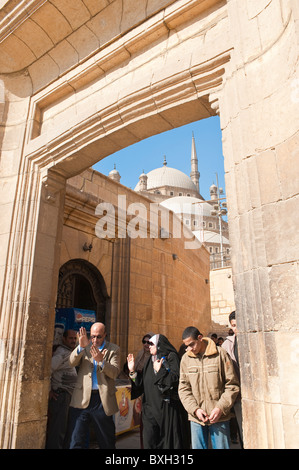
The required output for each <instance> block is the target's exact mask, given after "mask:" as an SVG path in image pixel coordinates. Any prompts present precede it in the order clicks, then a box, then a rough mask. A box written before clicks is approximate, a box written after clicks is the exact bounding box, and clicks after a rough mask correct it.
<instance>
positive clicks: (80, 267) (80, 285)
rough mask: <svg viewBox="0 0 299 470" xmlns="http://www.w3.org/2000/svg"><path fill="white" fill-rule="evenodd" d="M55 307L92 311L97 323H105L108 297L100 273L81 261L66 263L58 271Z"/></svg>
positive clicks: (89, 264)
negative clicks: (94, 313)
mask: <svg viewBox="0 0 299 470" xmlns="http://www.w3.org/2000/svg"><path fill="white" fill-rule="evenodd" d="M80 290H81V291H83V290H84V296H82V292H80ZM56 307H57V308H84V309H87V310H94V311H95V312H96V319H97V321H101V322H103V323H106V320H107V315H108V314H109V296H108V293H107V288H106V284H105V281H104V278H103V276H102V274H101V273H100V271H99V270H98V269H97V268H96V267H95V266H94V265H93V264H91V263H89V262H88V261H86V260H83V259H73V260H70V261H67V262H66V263H65V264H64V265H63V266H61V268H60V270H59V280H58V292H57V302H56Z"/></svg>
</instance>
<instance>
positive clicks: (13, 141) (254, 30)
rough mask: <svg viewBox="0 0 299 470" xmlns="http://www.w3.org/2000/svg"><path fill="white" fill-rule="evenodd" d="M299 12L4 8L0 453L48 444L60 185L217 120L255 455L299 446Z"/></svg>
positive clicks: (226, 7)
mask: <svg viewBox="0 0 299 470" xmlns="http://www.w3.org/2000/svg"><path fill="white" fill-rule="evenodd" d="M297 3H298V2H297V0H289V1H285V2H282V1H280V0H259V1H253V0H227V1H225V0H159V1H156V0H140V1H138V2H136V1H135V0H105V1H101V2H93V1H91V0H84V1H83V0H77V1H73V2H67V1H63V0H62V1H59V2H58V1H51V2H50V1H44V0H42V1H41V0H28V1H26V2H23V1H19V2H16V1H13V0H8V1H4V2H1V21H0V38H1V43H0V71H1V82H0V84H1V89H0V96H1V102H0V111H1V124H2V132H1V144H2V155H1V181H0V183H1V187H0V191H1V199H0V200H1V206H2V208H1V251H0V256H1V259H0V261H1V279H2V297H1V318H0V328H1V344H0V346H1V347H0V358H1V361H0V362H1V372H0V374H1V375H0V393H1V414H0V420H1V429H0V443H1V447H3V448H22V447H26V446H28V445H30V443H32V442H34V443H35V445H36V446H37V447H39V446H42V443H43V440H44V432H45V422H46V417H45V416H46V412H45V410H46V407H47V389H48V371H49V357H50V356H49V354H50V350H51V342H52V331H53V322H54V313H53V312H54V307H55V301H56V294H57V282H58V273H59V251H60V238H61V230H62V218H63V207H64V196H65V182H66V179H68V178H70V177H72V176H74V175H76V174H78V173H80V172H81V171H82V170H84V169H86V168H88V167H90V166H92V165H93V164H94V163H95V162H96V161H98V160H99V159H102V158H104V157H105V156H107V155H109V154H111V153H113V152H114V151H116V150H119V149H120V148H123V147H126V146H128V145H130V144H133V143H134V142H137V141H139V140H141V139H144V138H146V137H149V136H152V135H154V134H156V133H159V132H162V131H165V130H168V129H172V128H174V127H178V126H181V125H183V124H186V123H188V122H192V121H194V120H198V119H204V118H206V117H209V116H211V115H214V114H215V113H216V112H219V113H220V117H221V127H222V132H223V150H224V157H225V172H226V189H227V201H228V207H229V208H230V211H229V229H230V241H231V247H232V258H233V275H234V285H235V290H236V309H237V312H238V327H239V338H240V339H239V344H240V361H241V374H242V397H243V414H244V436H245V446H246V447H248V448H254V447H255V448H262V447H265V448H278V447H283V448H298V445H299V443H298V435H299V434H298V426H299V419H298V410H299V402H298V393H297V390H298V385H299V384H298V377H299V358H298V342H299V336H298V307H297V306H298V292H299V289H298V241H299V240H298V234H299V230H298V226H297V225H298V221H297V219H296V218H294V214H296V212H297V206H298V188H299V184H298V180H299V176H298V171H299V163H298V161H299V159H298V128H299V116H298V101H299V92H298V90H299V85H298V80H299V78H298V51H299V46H298V40H299V33H298V22H299V10H298V4H297ZM37 350H38V351H39V354H38V356H37V353H36V351H37ZM33 365H34V367H33ZM35 396H39V397H40V396H42V403H41V406H40V407H39V409H33V407H32V404H33V403H34V402H35ZM29 434H30V436H31V437H32V439H31V440H30V441H28V439H27V437H28V435H29ZM28 442H29V444H28Z"/></svg>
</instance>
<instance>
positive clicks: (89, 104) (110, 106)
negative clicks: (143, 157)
mask: <svg viewBox="0 0 299 470" xmlns="http://www.w3.org/2000/svg"><path fill="white" fill-rule="evenodd" d="M9 3H10V2H8V4H9ZM19 3H20V4H21V3H22V2H19ZM26 3H27V6H28V8H29V6H31V7H32V12H31V15H30V16H28V18H27V20H26V21H23V22H21V21H19V24H18V25H17V19H15V29H14V30H13V28H12V24H13V18H10V19H11V25H10V26H11V29H12V31H13V32H12V33H11V34H10V35H8V36H7V37H6V39H5V40H4V41H3V42H2V48H4V49H5V47H7V41H9V40H12V41H14V40H15V38H17V37H18V35H20V34H21V33H20V31H22V28H26V25H27V27H28V28H29V30H28V34H24V36H23V43H24V44H25V42H24V41H25V38H29V37H30V34H29V33H30V32H31V29H30V28H31V27H32V24H33V23H32V21H33V19H34V18H35V19H36V18H37V16H38V15H39V17H40V22H39V23H38V22H37V21H35V22H34V24H35V26H34V28H33V32H34V31H36V25H37V24H39V27H40V26H41V22H42V13H43V12H44V13H45V12H47V11H48V12H49V9H51V11H52V14H53V15H54V13H53V12H54V11H55V17H56V15H60V16H59V18H60V21H58V22H57V23H56V22H54V16H51V15H50V14H49V13H48V14H49V16H48V20H49V18H50V19H51V21H50V24H52V27H51V28H50V27H49V25H48V24H47V22H46V21H45V18H44V20H43V21H44V27H43V28H41V30H42V34H45V31H46V27H47V28H48V34H47V36H48V37H50V34H51V35H52V38H51V41H52V49H51V51H52V53H54V51H56V52H57V50H58V48H61V54H62V55H61V57H60V60H61V63H64V64H67V65H65V67H68V69H67V71H66V72H65V73H60V72H61V71H60V70H56V72H55V73H53V75H52V76H51V75H50V77H52V78H53V79H52V82H51V83H50V84H49V85H47V86H43V82H42V80H45V76H46V75H47V73H49V71H50V72H51V67H50V66H49V67H47V60H48V58H49V57H50V55H51V52H47V53H46V54H44V55H43V56H42V57H41V58H40V59H36V58H35V59H34V60H35V62H34V63H32V64H31V65H29V66H28V72H29V75H30V78H31V81H32V83H33V89H34V93H33V97H32V100H31V109H30V113H29V122H30V125H29V126H28V135H27V138H26V146H25V155H26V156H27V157H29V158H30V159H31V160H34V161H37V160H38V161H39V164H42V166H44V167H46V168H49V167H51V166H53V164H55V165H58V166H59V168H60V171H61V173H62V174H63V175H64V176H72V175H73V174H75V173H78V172H80V171H82V170H83V169H85V168H88V167H90V166H92V165H93V164H94V163H95V162H96V161H98V160H99V159H101V158H103V157H105V156H107V155H109V154H111V153H113V152H115V151H117V150H119V149H120V148H123V147H125V146H128V145H131V144H133V143H135V142H137V141H139V140H142V139H144V138H146V137H149V136H150V135H154V134H156V133H159V132H163V131H166V130H169V129H171V128H174V127H178V126H180V125H183V124H185V123H187V122H192V121H194V120H198V119H201V118H206V117H208V116H210V115H213V114H215V111H214V110H213V109H212V108H211V104H210V102H209V94H210V93H212V92H213V91H215V90H217V89H218V88H219V87H220V86H221V84H222V76H223V74H224V68H225V65H226V63H227V62H228V61H229V57H230V49H231V47H230V41H229V36H228V35H227V29H228V28H227V13H226V8H225V5H226V2H225V1H219V0H179V1H175V2H173V1H160V0H159V2H157V1H156V0H144V1H143V0H141V1H140V2H138V5H139V7H140V5H141V4H142V5H143V9H142V14H141V12H140V11H139V7H138V8H137V10H138V11H139V13H138V12H137V11H136V12H134V14H133V4H134V3H135V4H136V2H131V0H115V1H111V0H110V2H108V1H107V0H103V1H97V2H95V1H92V0H90V1H88V0H84V1H83V0H82V1H79V0H78V1H74V0H72V1H71V0H51V1H47V2H43V1H41V0H40V1H38V0H32V1H28V2H26ZM108 3H109V4H108ZM95 5H97V8H98V9H99V8H100V5H102V9H101V11H100V12H99V11H96V10H95ZM117 5H118V10H117V9H115V8H116V6H117ZM161 5H162V6H164V9H163V10H161ZM54 6H55V10H53V8H54ZM130 6H131V9H130ZM158 6H160V11H158V12H157V14H154V13H155V11H157V10H158ZM165 6H166V8H165ZM34 7H35V10H34ZM120 7H121V11H122V12H124V11H125V10H126V15H124V14H122V15H119V8H120ZM81 9H82V11H83V10H84V11H85V13H86V15H87V11H88V15H89V16H88V15H87V16H88V20H87V21H92V20H94V19H97V25H98V28H97V31H99V30H100V25H101V24H102V23H101V22H100V20H99V15H101V14H102V15H103V14H104V13H105V14H106V15H108V13H109V16H106V18H105V19H106V23H105V21H104V23H103V24H106V25H107V24H108V22H109V21H108V20H110V22H111V21H112V19H113V21H114V25H115V24H116V23H117V22H116V21H115V18H120V21H121V24H122V25H123V26H122V29H118V30H117V31H115V30H114V32H113V28H112V29H111V31H110V34H111V36H110V37H109V38H108V37H106V43H105V47H103V48H101V47H99V44H100V42H99V37H98V38H97V46H96V50H97V52H96V53H93V54H92V55H90V57H87V58H86V59H85V60H84V61H82V62H81V63H78V62H77V61H76V58H75V57H74V56H73V54H72V53H71V50H70V37H72V34H73V33H72V32H70V29H69V27H70V26H69V25H72V28H77V30H78V29H80V28H81V26H80V21H83V20H84V18H85V19H86V18H87V16H84V15H83V13H82V14H79V13H78V12H80V11H81ZM113 9H114V10H113ZM207 9H208V10H207ZM92 14H93V15H94V16H93V17H92V18H91V15H92ZM145 14H148V15H149V14H151V17H150V18H148V19H146V20H145V16H144V15H145ZM20 15H21V12H19V16H20ZM138 15H139V16H138ZM56 18H57V17H56ZM62 18H63V20H62ZM76 18H77V20H76ZM64 21H67V24H68V27H65V28H64V26H63V24H64V23H63V22H64ZM102 21H103V17H102ZM137 23H139V24H137ZM84 24H85V26H86V23H84ZM136 24H137V25H136ZM135 25H136V26H135ZM2 26H3V25H2ZM6 26H7V27H8V24H6ZM131 26H132V28H131V30H129V29H130V27H131ZM133 26H135V27H134V28H133ZM4 29H5V28H2V30H1V32H2V33H3V31H4ZM104 29H105V28H104ZM104 29H101V32H103V30H104ZM108 29H109V28H108ZM41 30H39V32H41ZM90 30H91V29H90V28H89V31H90ZM23 31H24V29H23ZM63 31H64V32H63ZM126 31H127V33H126V34H125V32H126ZM73 32H74V31H73ZM3 34H4V33H3ZM3 34H2V37H3ZM63 34H64V37H63ZM68 34H69V35H68ZM54 35H56V39H55V41H56V43H55V41H54ZM66 36H67V38H66ZM220 37H221V41H220V40H219V38H220ZM35 39H37V38H35ZM85 39H86V38H85ZM27 41H29V39H27ZM37 42H38V41H37ZM79 42H80V41H79ZM83 42H84V41H83ZM54 43H55V44H54ZM64 43H67V44H68V49H67V50H65V51H64V52H62V50H63V45H64ZM17 44H18V41H16V43H15V47H16V48H17ZM53 44H54V46H55V47H53ZM86 44H88V47H90V44H89V39H88V38H87V39H86ZM0 47H1V46H0ZM26 47H27V46H26ZM36 47H38V46H36ZM40 47H42V41H40ZM86 47H87V46H86ZM9 50H10V51H11V50H14V49H13V48H12V49H9ZM31 52H32V48H31ZM43 52H44V51H43ZM17 55H22V54H16V55H15V57H16V56H17ZM24 55H25V54H24ZM87 55H88V54H87ZM77 56H78V54H77ZM15 57H14V56H13V55H12V61H13V60H14V58H15ZM22 60H25V59H22ZM43 61H44V62H43ZM55 63H56V66H57V65H58V63H59V60H58V56H57V57H56V59H55ZM34 67H36V70H35V71H34ZM58 68H59V67H58ZM48 80H49V81H50V78H48ZM42 86H43V88H42V89H40V88H41V87H42ZM78 154H80V158H77V157H78Z"/></svg>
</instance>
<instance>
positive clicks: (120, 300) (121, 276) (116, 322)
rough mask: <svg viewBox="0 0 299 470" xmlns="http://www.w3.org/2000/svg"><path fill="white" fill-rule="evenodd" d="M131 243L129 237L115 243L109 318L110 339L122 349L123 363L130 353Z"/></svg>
mask: <svg viewBox="0 0 299 470" xmlns="http://www.w3.org/2000/svg"><path fill="white" fill-rule="evenodd" d="M130 245H131V240H130V238H129V237H126V238H119V239H116V240H115V242H114V245H113V262H112V287H111V315H110V318H109V319H107V323H108V324H107V329H108V331H109V332H110V340H111V341H112V342H113V343H115V344H117V345H118V346H119V347H120V349H121V364H122V365H123V364H124V363H125V361H126V358H127V353H128V334H129V307H130V299H129V293H130Z"/></svg>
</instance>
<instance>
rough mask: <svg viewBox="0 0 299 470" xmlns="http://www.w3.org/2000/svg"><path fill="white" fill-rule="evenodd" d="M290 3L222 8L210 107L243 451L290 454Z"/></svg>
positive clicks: (297, 291) (293, 143) (293, 380)
mask: <svg viewBox="0 0 299 470" xmlns="http://www.w3.org/2000/svg"><path fill="white" fill-rule="evenodd" d="M296 3H298V2H280V1H279V0H258V1H252V0H247V1H242V2H239V1H236V0H228V14H229V20H230V24H231V30H230V34H231V35H232V42H233V44H234V50H233V52H232V60H231V62H230V65H229V67H227V75H226V81H225V86H224V88H223V94H222V95H221V97H220V100H219V104H220V114H221V127H222V132H223V149H224V156H225V172H226V185H227V200H228V207H229V217H228V218H229V230H230V242H231V246H232V264H233V278H234V284H235V291H236V299H235V300H236V313H237V325H238V330H239V333H238V338H239V346H240V348H239V349H240V351H239V352H240V362H241V379H242V404H243V420H244V421H243V426H244V444H245V447H246V448H298V446H299V437H298V436H299V395H298V387H299V379H298V377H299V352H298V351H299V349H298V348H299V332H298V304H299V269H298V246H299V230H298V203H299V197H298V193H299V154H298V148H299V133H298V129H299V113H298V101H299V100H298V96H299V93H297V91H298V90H299V87H298V88H296V86H297V85H298V78H297V77H298V51H299V48H298V32H297V31H298V29H297V28H298V26H297V25H298V21H297V20H298V7H297V6H295V4H296ZM294 7H295V8H294Z"/></svg>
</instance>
